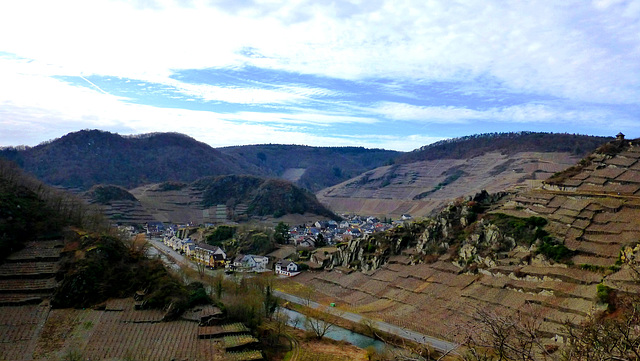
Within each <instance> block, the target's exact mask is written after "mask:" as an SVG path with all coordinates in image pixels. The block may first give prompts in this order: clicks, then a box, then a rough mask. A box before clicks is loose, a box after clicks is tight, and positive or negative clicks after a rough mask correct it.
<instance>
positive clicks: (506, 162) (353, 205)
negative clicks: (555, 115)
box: [317, 152, 580, 218]
mask: <svg viewBox="0 0 640 361" xmlns="http://www.w3.org/2000/svg"><path fill="white" fill-rule="evenodd" d="M578 160H580V157H579V156H577V155H573V154H571V153H567V152H564V153H554V152H551V153H550V152H521V153H515V154H502V153H500V152H490V153H484V154H482V155H478V156H474V157H472V158H469V159H453V158H444V159H437V160H425V161H418V162H412V163H405V164H399V165H393V166H385V167H380V168H377V169H374V170H372V171H369V172H366V173H364V174H362V175H360V176H358V177H356V178H353V179H350V180H348V181H346V182H343V183H341V184H338V185H336V186H333V187H330V188H326V189H324V190H322V191H320V192H318V193H317V197H318V200H320V201H321V202H322V203H323V204H326V205H327V206H328V207H329V208H331V209H332V210H333V211H334V212H336V213H358V214H366V215H377V216H380V217H383V216H389V215H390V216H391V217H393V218H398V217H399V216H400V215H402V214H403V213H410V214H411V215H413V216H414V217H415V216H426V215H428V214H430V213H431V212H432V211H433V210H434V209H437V208H440V207H441V206H443V205H445V204H447V203H448V202H449V201H450V200H451V199H455V198H458V197H462V196H466V195H471V194H475V193H478V192H480V191H481V190H483V189H485V190H487V191H489V192H490V193H493V192H499V191H504V190H507V189H527V188H533V187H537V186H539V185H540V184H541V182H542V180H544V179H547V178H548V177H550V176H551V175H553V174H554V173H556V172H559V171H561V170H563V169H565V168H567V167H569V166H571V165H574V164H575V163H576V162H577V161H578Z"/></svg>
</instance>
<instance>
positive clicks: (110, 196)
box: [83, 184, 155, 224]
mask: <svg viewBox="0 0 640 361" xmlns="http://www.w3.org/2000/svg"><path fill="white" fill-rule="evenodd" d="M83 196H84V198H85V199H86V200H87V201H88V202H89V203H90V204H93V205H95V206H97V207H98V208H99V209H100V210H101V211H102V213H103V214H104V215H105V216H107V217H108V218H109V219H111V220H113V221H115V222H117V223H121V224H145V223H147V222H153V221H155V219H154V218H153V217H152V216H151V215H150V214H149V213H148V212H147V210H145V209H144V207H143V206H142V204H141V203H140V201H138V200H137V199H136V197H135V196H134V195H133V194H131V193H130V192H129V191H127V190H126V189H124V188H122V187H118V186H114V185H102V184H100V185H96V186H93V187H91V189H90V190H88V191H87V192H85V193H83Z"/></svg>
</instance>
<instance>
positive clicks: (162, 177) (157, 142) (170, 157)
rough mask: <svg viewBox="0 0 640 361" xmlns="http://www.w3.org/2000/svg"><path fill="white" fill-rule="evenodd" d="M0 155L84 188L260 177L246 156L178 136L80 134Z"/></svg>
mask: <svg viewBox="0 0 640 361" xmlns="http://www.w3.org/2000/svg"><path fill="white" fill-rule="evenodd" d="M0 156H3V157H5V158H8V159H10V160H13V161H15V162H16V163H18V165H20V166H21V167H22V168H23V169H24V170H26V171H27V172H30V173H32V174H34V175H35V176H36V177H38V178H39V179H41V180H42V181H44V182H46V183H48V184H52V185H56V186H62V187H67V188H79V189H84V190H86V189H89V188H91V187H92V186H93V185H96V184H100V183H104V184H114V185H119V186H122V187H125V188H133V187H136V186H139V185H142V184H146V183H160V182H165V181H185V182H192V181H195V180H196V179H199V178H202V177H205V176H214V175H222V174H260V173H261V171H260V170H259V169H258V168H257V167H255V166H253V165H252V164H249V163H247V162H245V161H244V160H243V159H242V158H236V157H234V156H232V155H229V154H224V153H222V152H220V151H218V150H216V149H214V148H212V147H210V146H208V145H207V144H204V143H201V142H198V141H196V140H195V139H193V138H190V137H188V136H186V135H182V134H176V133H156V134H146V135H140V136H136V137H123V136H120V135H118V134H113V133H109V132H105V131H100V130H82V131H79V132H75V133H69V134H67V135H65V136H63V137H61V138H59V139H55V140H53V141H50V142H47V143H43V144H41V145H38V146H36V147H32V148H26V149H24V150H16V149H4V150H2V151H0Z"/></svg>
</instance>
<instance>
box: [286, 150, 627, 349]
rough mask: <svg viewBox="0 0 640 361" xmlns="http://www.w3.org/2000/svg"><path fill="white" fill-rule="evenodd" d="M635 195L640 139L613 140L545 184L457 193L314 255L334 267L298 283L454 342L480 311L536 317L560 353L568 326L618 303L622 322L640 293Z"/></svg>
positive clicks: (546, 341) (547, 344) (547, 343)
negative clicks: (423, 213) (429, 211)
mask: <svg viewBox="0 0 640 361" xmlns="http://www.w3.org/2000/svg"><path fill="white" fill-rule="evenodd" d="M639 195H640V140H633V141H626V140H618V141H614V142H611V143H608V144H605V145H604V146H602V147H600V148H599V149H598V150H596V151H595V152H594V153H592V154H590V155H589V156H588V157H586V158H584V159H583V160H582V161H580V162H579V163H577V164H576V166H575V167H574V168H571V169H569V170H567V171H564V172H560V173H558V174H556V175H555V176H554V177H553V178H552V179H551V180H550V181H549V182H546V183H543V185H542V187H539V188H534V189H522V190H519V191H516V192H514V193H501V194H495V195H489V194H487V193H479V194H477V195H476V196H474V197H468V198H466V199H458V200H457V201H456V202H452V203H450V204H449V205H448V206H447V207H446V208H444V210H443V211H442V212H440V213H438V214H436V215H435V216H434V217H433V218H430V219H425V220H422V221H418V222H414V223H411V224H408V225H405V226H404V227H400V228H396V229H394V230H391V231H389V232H387V233H386V234H378V235H373V236H370V237H367V238H363V239H357V240H353V241H350V242H349V243H347V244H343V245H340V246H338V248H337V249H336V250H334V251H333V253H332V254H331V255H330V256H326V255H325V256H324V257H319V258H318V259H319V260H323V261H324V262H325V263H324V264H325V267H326V268H327V269H328V270H327V271H324V272H318V273H306V274H303V275H300V276H298V278H297V279H296V282H299V283H302V284H305V285H308V286H312V287H313V288H315V290H316V291H317V292H318V294H319V297H326V299H331V300H332V302H336V303H337V304H348V305H349V306H350V309H351V310H353V311H354V312H359V313H362V314H364V315H369V316H370V317H374V318H378V319H382V320H385V321H387V322H391V323H394V324H398V325H402V326H403V327H407V328H409V329H413V330H417V331H420V332H425V333H427V334H430V335H433V336H436V337H438V338H442V339H446V340H451V341H455V340H458V341H459V340H461V338H463V337H465V336H466V335H469V330H479V327H480V326H479V324H478V321H479V318H478V315H500V317H505V319H508V320H519V319H523V318H524V319H525V320H526V319H531V320H535V327H536V329H537V330H538V331H537V332H539V335H540V336H541V337H542V339H543V347H544V349H545V350H556V349H558V347H563V346H564V345H563V343H562V340H563V338H562V337H560V338H559V339H558V338H557V337H555V336H556V335H565V336H566V333H567V327H581V326H580V325H582V323H583V322H587V321H588V322H591V321H590V320H593V319H592V318H591V317H592V315H593V314H594V312H595V311H594V310H606V309H609V310H613V309H616V307H620V309H619V310H618V313H614V314H611V315H610V316H607V317H608V318H607V320H608V321H607V322H616V321H615V320H616V317H619V315H620V314H622V313H624V312H625V308H624V307H626V306H625V303H624V302H620V301H617V300H616V296H615V295H616V294H617V295H618V296H620V297H622V295H624V294H625V293H626V292H630V293H632V294H635V293H637V292H639V291H640V287H639V286H638V282H637V281H638V280H637V274H636V273H635V272H634V271H632V269H631V268H630V267H629V264H632V265H634V267H635V270H636V272H637V269H638V268H637V267H638V265H637V256H638V255H637V252H638V247H637V246H636V245H637V242H638V239H640V222H638V220H640V199H639V198H638V196H639ZM634 247H635V248H634ZM312 259H314V257H312ZM344 268H351V269H356V270H359V271H355V272H345V271H344ZM360 271H362V272H360ZM607 304H608V305H607ZM616 315H617V316H616ZM529 317H530V318H529ZM625 317H626V316H625ZM423 320H428V322H425V321H423ZM625 320H627V321H629V322H635V321H631V319H625ZM621 322H623V323H624V322H626V321H624V320H622V321H621ZM606 327H609V326H606ZM611 327H613V326H611ZM608 330H609V331H610V332H614V331H612V330H613V329H608ZM609 331H607V332H609ZM477 332H478V331H477ZM605 336H606V335H605ZM563 337H564V336H563ZM634 337H635V336H634ZM612 352H613V351H612ZM585 359H588V358H585ZM632 359H633V358H632Z"/></svg>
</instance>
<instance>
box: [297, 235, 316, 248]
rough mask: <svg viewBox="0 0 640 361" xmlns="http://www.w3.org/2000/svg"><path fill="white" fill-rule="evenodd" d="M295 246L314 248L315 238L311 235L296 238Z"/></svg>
mask: <svg viewBox="0 0 640 361" xmlns="http://www.w3.org/2000/svg"><path fill="white" fill-rule="evenodd" d="M296 247H305V248H316V240H315V239H313V237H304V238H302V239H299V240H296Z"/></svg>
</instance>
